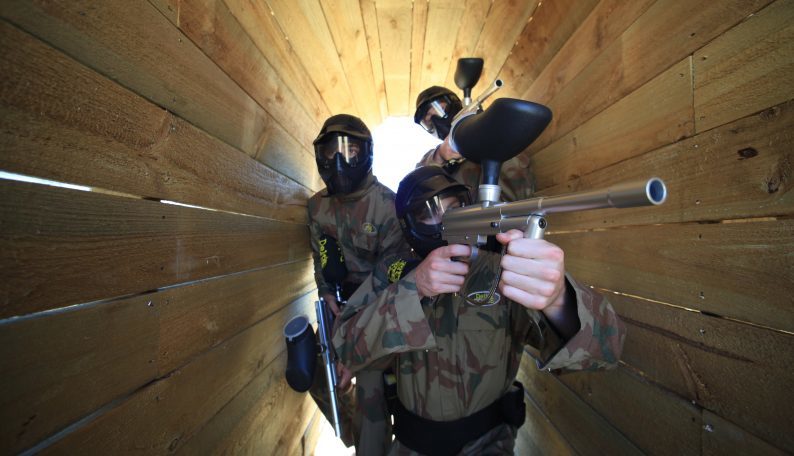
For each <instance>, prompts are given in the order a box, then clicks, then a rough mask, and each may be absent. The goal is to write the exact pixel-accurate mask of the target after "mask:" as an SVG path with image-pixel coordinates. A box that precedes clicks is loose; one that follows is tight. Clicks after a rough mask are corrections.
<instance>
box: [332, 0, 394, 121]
mask: <svg viewBox="0 0 794 456" xmlns="http://www.w3.org/2000/svg"><path fill="white" fill-rule="evenodd" d="M320 5H321V6H322V10H323V13H324V14H325V20H326V22H327V23H328V29H329V30H330V32H331V36H332V37H333V40H334V41H333V44H335V45H336V52H337V55H338V56H339V60H340V61H341V62H342V69H343V70H344V74H345V77H346V78H347V81H348V84H349V85H350V90H351V93H352V95H353V101H354V103H355V106H356V111H357V112H358V113H359V115H360V116H361V119H362V120H363V121H364V123H366V124H367V125H369V127H370V129H372V128H374V127H375V126H376V125H379V124H380V123H381V122H382V121H383V118H382V117H381V114H380V110H379V109H378V101H377V99H378V92H377V89H376V87H375V80H374V77H373V75H372V64H371V63H370V56H369V47H368V45H367V36H366V33H365V31H364V20H363V18H362V14H361V7H360V6H359V1H358V0H334V1H327V2H321V3H320ZM318 131H319V130H318Z"/></svg>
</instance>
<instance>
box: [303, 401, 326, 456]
mask: <svg viewBox="0 0 794 456" xmlns="http://www.w3.org/2000/svg"><path fill="white" fill-rule="evenodd" d="M323 421H325V417H324V416H323V414H322V412H320V410H315V411H314V414H312V420H311V422H310V423H309V426H308V427H307V428H306V430H305V431H304V433H303V437H302V442H301V446H302V447H303V452H302V453H301V454H302V455H303V456H310V455H312V454H314V449H315V448H316V447H317V442H318V441H319V440H320V436H321V435H322V429H323V426H322V424H323Z"/></svg>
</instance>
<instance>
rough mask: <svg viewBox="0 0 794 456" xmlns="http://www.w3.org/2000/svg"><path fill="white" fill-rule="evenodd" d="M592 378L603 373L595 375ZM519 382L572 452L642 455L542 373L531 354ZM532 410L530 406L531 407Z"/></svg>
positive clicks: (581, 401) (552, 379) (573, 394)
mask: <svg viewBox="0 0 794 456" xmlns="http://www.w3.org/2000/svg"><path fill="white" fill-rule="evenodd" d="M583 375H584V374H583ZM590 375H601V373H598V372H594V373H591V374H590ZM518 379H519V380H520V381H521V382H522V383H523V384H524V387H525V388H526V391H527V396H528V402H531V403H532V405H533V406H534V407H537V408H538V409H539V410H540V411H541V413H543V415H544V416H545V417H547V419H548V420H551V422H552V423H553V425H554V427H555V429H557V432H558V433H559V434H560V435H561V436H562V437H563V438H564V439H565V440H566V441H567V446H568V448H570V449H571V450H569V451H573V452H574V454H581V455H603V454H621V455H639V454H642V452H641V451H640V450H639V449H638V448H637V447H636V446H635V445H634V444H633V443H632V442H631V441H630V440H628V439H627V438H626V437H625V436H624V435H623V434H621V432H620V430H619V429H617V428H615V427H614V426H612V425H611V424H610V423H609V422H608V421H606V420H605V419H604V417H602V416H601V415H600V414H599V413H598V412H596V411H595V410H593V408H592V407H590V405H588V404H587V403H586V402H584V401H583V400H582V399H581V398H579V397H578V396H577V395H576V394H575V393H573V392H572V391H571V390H570V389H569V388H568V387H567V386H565V385H564V384H563V383H561V382H560V380H559V378H558V377H557V376H555V375H553V374H551V373H549V372H546V371H543V370H538V368H537V367H536V364H535V361H534V360H533V358H532V357H531V356H529V354H524V358H523V359H522V360H521V367H520V369H519V371H518ZM529 406H530V404H529V403H528V404H527V407H529ZM533 433H534V431H533ZM541 438H543V437H542V436H538V437H537V438H536V440H537V439H541ZM542 454H556V453H554V452H552V453H549V452H543V453H542Z"/></svg>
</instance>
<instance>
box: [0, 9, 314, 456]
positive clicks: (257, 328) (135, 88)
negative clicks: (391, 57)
mask: <svg viewBox="0 0 794 456" xmlns="http://www.w3.org/2000/svg"><path fill="white" fill-rule="evenodd" d="M177 3H178V2H176V1H166V0H164V1H152V2H146V1H143V0H124V1H120V0H113V1H102V2H96V1H89V0H85V1H77V0H69V1H61V2H53V1H44V0H41V1H28V0H24V1H15V0H4V1H3V2H0V17H2V19H0V74H1V75H2V76H1V78H2V79H1V82H0V147H1V148H2V153H1V154H0V170H2V171H5V172H11V173H16V174H21V175H26V176H33V177H38V178H44V179H49V180H52V181H57V182H61V183H69V184H76V185H79V186H83V187H86V188H90V189H91V191H82V190H78V189H70V188H61V187H54V186H48V185H41V184H36V183H25V182H16V181H13V180H0V194H2V196H0V248H2V251H3V255H2V260H0V275H2V285H0V372H2V380H0V404H2V405H0V422H2V423H3V425H2V426H0V454H10V453H18V452H21V451H25V450H31V449H33V450H37V451H38V450H40V451H42V452H44V453H69V454H119V453H128V452H133V451H135V452H144V453H153V454H164V453H170V452H176V451H181V450H184V451H183V452H184V453H187V454H196V453H206V452H228V453H237V452H248V453H256V454H272V453H283V454H295V453H300V452H302V451H304V450H306V451H311V449H312V448H313V447H314V442H315V441H316V434H317V424H318V423H319V418H318V416H317V413H316V408H315V406H314V404H313V402H312V401H311V399H309V398H308V395H305V394H296V393H294V392H292V391H290V390H289V389H288V388H287V387H286V384H285V382H284V381H283V372H284V364H285V352H284V342H283V338H282V336H281V330H282V327H283V324H284V322H285V321H286V320H287V319H288V318H290V317H291V316H293V315H295V314H298V313H309V314H313V299H314V294H315V292H314V290H315V285H314V280H313V276H312V267H311V258H310V248H309V244H308V230H307V228H306V199H307V198H308V197H309V196H310V195H311V194H312V193H313V192H314V191H316V190H317V189H319V188H320V187H321V186H320V181H319V178H318V176H317V173H316V171H315V165H314V160H313V152H312V149H311V140H312V138H313V136H314V135H315V134H316V132H317V131H318V130H319V125H320V122H321V121H322V120H323V119H324V118H325V117H326V116H327V114H328V111H327V107H325V105H324V104H323V103H322V101H318V100H321V99H320V97H319V95H318V94H317V93H316V91H315V96H314V97H312V96H310V93H309V91H301V92H296V91H295V88H296V87H298V88H300V81H302V80H305V76H304V77H303V79H301V77H300V74H298V75H296V74H294V72H293V73H290V72H289V71H290V69H289V68H288V67H280V68H279V69H278V71H277V69H276V68H275V67H274V66H272V64H271V63H270V62H273V61H278V60H277V59H289V56H288V55H282V54H278V53H279V52H281V53H284V52H286V51H285V50H284V49H274V48H273V46H270V47H268V46H267V45H266V44H267V43H266V42H264V41H254V39H252V38H251V37H250V36H251V35H249V34H248V32H247V30H246V29H245V27H246V26H247V25H250V24H247V23H246V22H245V21H238V20H237V18H236V17H235V15H234V13H235V11H234V10H233V9H232V8H229V7H227V6H226V5H225V4H224V3H222V2H215V1H194V2H181V4H180V5H177ZM229 3H230V4H232V5H234V2H229ZM177 9H179V11H178V14H177ZM254 36H256V37H257V38H258V39H262V36H263V35H262V34H256V35H254ZM287 80H289V81H290V83H289V84H288V83H287V82H285V81H287ZM161 201H173V202H177V203H181V204H182V205H172V204H164V203H163V202H161ZM186 205H187V206H186Z"/></svg>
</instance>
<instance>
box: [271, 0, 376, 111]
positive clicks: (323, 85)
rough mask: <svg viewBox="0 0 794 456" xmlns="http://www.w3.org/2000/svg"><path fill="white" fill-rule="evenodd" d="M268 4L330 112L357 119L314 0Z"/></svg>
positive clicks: (355, 107)
mask: <svg viewBox="0 0 794 456" xmlns="http://www.w3.org/2000/svg"><path fill="white" fill-rule="evenodd" d="M268 4H269V5H270V8H271V9H272V11H273V14H274V15H275V16H274V17H275V19H276V22H278V24H279V27H280V28H281V31H282V33H284V35H285V36H286V37H287V39H288V40H289V42H290V45H291V46H292V49H293V50H294V51H295V54H296V55H297V56H298V58H299V59H300V61H301V64H302V66H303V68H304V69H305V71H306V72H307V73H308V75H309V77H310V78H311V80H312V81H313V82H314V85H315V86H316V87H317V90H318V91H319V92H320V96H321V97H322V98H323V99H324V100H325V102H326V103H327V104H328V108H329V109H330V110H331V112H332V113H334V114H339V113H348V114H353V115H356V116H361V115H362V113H361V112H360V111H359V108H360V106H359V105H358V103H357V102H356V101H355V100H356V95H354V94H353V91H351V87H350V85H349V84H348V81H347V77H346V75H345V70H344V68H343V67H342V62H340V60H339V55H338V53H337V50H336V47H334V40H333V38H332V37H331V32H330V31H329V29H328V23H327V22H326V20H325V16H324V15H323V10H322V8H321V7H320V3H319V2H317V1H316V0H315V1H312V0H298V1H291V2H269V3H268Z"/></svg>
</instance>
